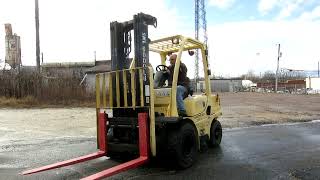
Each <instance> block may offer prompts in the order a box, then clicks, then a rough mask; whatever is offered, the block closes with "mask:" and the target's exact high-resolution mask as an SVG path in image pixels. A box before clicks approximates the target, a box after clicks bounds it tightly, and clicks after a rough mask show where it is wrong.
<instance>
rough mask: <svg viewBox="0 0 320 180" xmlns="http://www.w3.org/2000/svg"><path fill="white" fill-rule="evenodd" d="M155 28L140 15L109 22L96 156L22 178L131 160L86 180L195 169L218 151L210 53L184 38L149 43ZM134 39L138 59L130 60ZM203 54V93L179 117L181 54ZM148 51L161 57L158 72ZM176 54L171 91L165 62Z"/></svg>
mask: <svg viewBox="0 0 320 180" xmlns="http://www.w3.org/2000/svg"><path fill="white" fill-rule="evenodd" d="M149 25H153V26H154V27H156V26H157V19H156V18H155V17H153V16H151V15H147V14H144V13H138V14H136V15H134V16H133V20H130V21H126V22H117V21H115V22H111V23H110V34H111V69H112V70H111V71H109V72H104V73H98V74H96V113H97V146H98V152H96V153H92V154H89V155H85V156H81V157H78V158H74V159H70V160H67V161H63V162H58V163H55V164H51V165H47V166H44V167H40V168H36V169H32V170H27V171H24V172H23V173H22V174H23V175H27V174H33V173H37V172H41V171H46V170H50V169H55V168H59V167H64V166H68V165H72V164H77V163H81V162H84V161H88V160H92V159H96V158H99V157H103V156H108V157H111V158H117V156H119V155H120V156H121V155H123V154H126V155H128V154H130V156H131V157H133V158H134V159H133V160H130V161H128V162H126V163H123V164H120V165H117V166H115V167H112V168H109V169H106V170H104V171H101V172H98V173H96V174H93V175H91V176H88V177H86V178H84V179H102V178H105V177H109V176H112V175H114V174H117V173H119V172H121V171H125V170H128V169H132V168H135V167H138V166H140V165H143V164H146V163H147V162H149V161H150V159H151V158H155V157H157V158H159V157H161V158H162V157H164V158H165V159H166V160H167V161H168V163H170V164H173V165H174V167H175V168H179V169H184V168H188V167H190V166H192V165H193V164H194V162H195V161H196V158H197V154H198V153H199V152H200V151H202V150H203V149H206V147H208V146H209V147H216V146H219V144H220V142H221V138H222V127H221V124H220V122H219V121H218V117H219V116H221V114H222V113H221V108H220V98H219V96H218V95H215V94H212V93H211V87H210V79H209V75H210V70H209V68H208V61H207V58H208V57H207V55H208V51H207V49H206V48H207V47H206V46H205V45H204V44H203V43H201V42H199V41H197V40H195V39H192V38H187V37H184V36H181V35H176V36H171V37H166V38H162V39H158V40H155V41H150V40H149V37H148V26H149ZM131 31H133V33H134V58H133V59H130V58H129V54H130V52H131V48H132V47H131V42H132V36H131ZM195 50H199V52H201V55H202V58H201V59H202V63H203V67H204V68H203V74H204V87H205V88H204V89H205V90H204V91H203V92H202V93H201V94H197V95H192V94H191V91H189V92H190V94H188V95H187V96H186V97H185V99H184V103H185V107H186V116H179V115H178V111H177V102H176V92H177V80H178V74H179V66H180V61H181V56H182V53H183V52H188V53H189V55H192V54H194V53H193V52H194V51H195ZM149 51H152V52H155V53H158V54H159V55H160V58H159V59H160V60H159V65H158V66H157V67H156V68H155V69H156V72H154V70H153V68H152V66H151V64H150V63H149ZM172 53H176V54H177V59H176V64H175V67H174V73H173V78H172V85H171V86H168V83H167V82H168V81H167V80H166V79H167V77H168V74H167V73H168V71H167V69H168V67H167V66H166V57H167V56H168V55H171V54H172Z"/></svg>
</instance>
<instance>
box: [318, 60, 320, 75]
mask: <svg viewBox="0 0 320 180" xmlns="http://www.w3.org/2000/svg"><path fill="white" fill-rule="evenodd" d="M318 77H320V76H319V61H318Z"/></svg>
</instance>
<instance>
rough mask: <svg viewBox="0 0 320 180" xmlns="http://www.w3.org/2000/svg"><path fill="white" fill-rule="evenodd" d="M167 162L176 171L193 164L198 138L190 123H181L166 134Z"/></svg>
mask: <svg viewBox="0 0 320 180" xmlns="http://www.w3.org/2000/svg"><path fill="white" fill-rule="evenodd" d="M168 135H169V136H168V152H169V158H170V159H169V161H170V162H172V163H173V164H174V165H175V167H176V168H178V169H186V168H188V167H190V166H192V165H193V164H194V162H195V161H196V158H197V155H198V137H197V132H196V128H195V127H194V126H193V125H192V124H191V123H183V124H182V125H181V126H180V127H178V128H177V129H175V130H172V131H171V132H170V133H169V134H168Z"/></svg>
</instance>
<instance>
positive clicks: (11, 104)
mask: <svg viewBox="0 0 320 180" xmlns="http://www.w3.org/2000/svg"><path fill="white" fill-rule="evenodd" d="M47 107H95V101H90V100H85V101H84V100H72V99H67V100H53V101H52V100H48V101H43V100H42V101H39V100H37V99H36V98H34V97H33V96H27V97H23V98H14V97H11V98H8V97H3V96H2V97H0V108H47Z"/></svg>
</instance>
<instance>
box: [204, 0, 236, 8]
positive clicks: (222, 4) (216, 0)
mask: <svg viewBox="0 0 320 180" xmlns="http://www.w3.org/2000/svg"><path fill="white" fill-rule="evenodd" d="M234 2H235V0H209V5H210V6H215V7H218V8H220V9H227V8H229V7H231V6H232V5H233V3H234Z"/></svg>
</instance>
